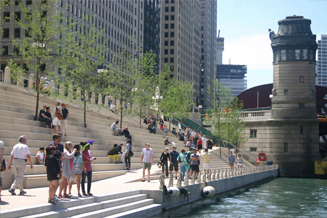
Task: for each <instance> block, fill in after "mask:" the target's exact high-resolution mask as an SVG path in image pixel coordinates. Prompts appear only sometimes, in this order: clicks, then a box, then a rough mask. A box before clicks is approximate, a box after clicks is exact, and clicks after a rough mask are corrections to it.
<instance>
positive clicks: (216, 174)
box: [215, 170, 220, 180]
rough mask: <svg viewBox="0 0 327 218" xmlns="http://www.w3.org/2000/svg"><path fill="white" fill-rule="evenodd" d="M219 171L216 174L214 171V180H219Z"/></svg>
mask: <svg viewBox="0 0 327 218" xmlns="http://www.w3.org/2000/svg"><path fill="white" fill-rule="evenodd" d="M219 174H220V170H217V172H216V170H215V176H216V178H215V180H219V179H220V175H219Z"/></svg>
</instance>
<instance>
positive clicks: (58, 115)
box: [52, 102, 62, 133]
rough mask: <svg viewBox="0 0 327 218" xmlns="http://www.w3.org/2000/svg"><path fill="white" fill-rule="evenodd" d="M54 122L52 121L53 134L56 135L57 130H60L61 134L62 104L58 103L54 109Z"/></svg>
mask: <svg viewBox="0 0 327 218" xmlns="http://www.w3.org/2000/svg"><path fill="white" fill-rule="evenodd" d="M53 117H54V118H53V120H52V125H53V132H54V133H56V132H57V128H58V132H60V130H61V120H62V111H61V108H60V102H57V103H56V106H55V108H54V111H53Z"/></svg>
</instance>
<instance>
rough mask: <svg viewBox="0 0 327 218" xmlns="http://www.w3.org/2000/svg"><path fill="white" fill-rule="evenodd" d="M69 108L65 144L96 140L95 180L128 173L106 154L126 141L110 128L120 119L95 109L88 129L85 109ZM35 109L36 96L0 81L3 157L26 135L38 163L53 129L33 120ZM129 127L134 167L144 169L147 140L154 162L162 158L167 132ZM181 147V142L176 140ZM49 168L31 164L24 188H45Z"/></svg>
mask: <svg viewBox="0 0 327 218" xmlns="http://www.w3.org/2000/svg"><path fill="white" fill-rule="evenodd" d="M55 102H56V100H53V99H50V98H47V97H44V96H43V97H41V100H40V105H41V106H42V105H44V104H46V105H48V106H50V107H51V108H53V107H54V103H55ZM67 108H68V109H69V113H70V116H69V119H68V131H67V136H66V137H63V141H62V143H64V142H65V141H72V142H73V144H79V142H81V141H87V140H88V139H92V140H94V145H93V146H91V152H92V155H93V156H94V157H97V160H96V161H94V162H93V163H92V168H93V178H92V180H93V181H97V180H101V179H105V178H110V177H113V176H118V175H122V174H125V173H126V170H124V169H125V165H124V164H114V163H109V158H108V157H107V152H108V150H109V149H110V148H111V147H112V146H113V144H115V143H117V144H120V143H124V144H126V138H124V137H118V136H113V135H112V133H111V131H110V126H111V124H112V123H113V122H114V121H115V120H117V118H116V117H115V116H116V115H114V114H113V116H112V117H111V116H104V115H101V114H99V113H96V112H88V113H87V128H84V127H83V110H82V108H79V107H78V106H76V105H74V104H69V103H68V104H67ZM34 110H35V97H34V96H32V95H31V94H29V93H28V92H26V91H25V90H24V89H22V88H19V87H17V86H12V85H4V84H3V83H0V123H1V125H0V139H1V140H2V141H4V143H5V150H4V158H5V159H6V161H9V159H10V152H11V150H12V147H13V145H15V144H16V143H17V142H18V137H19V136H20V135H26V136H27V145H28V146H29V149H30V153H31V156H32V161H33V163H34V164H35V163H36V157H35V155H36V153H37V152H38V150H39V148H40V147H46V146H47V145H48V144H49V143H50V142H51V141H52V132H53V131H52V130H51V129H46V128H44V124H43V123H40V122H38V121H34V120H33V115H34ZM125 126H128V127H129V131H130V132H131V134H132V136H133V151H134V154H135V155H134V157H132V158H131V162H132V163H131V168H132V169H137V168H141V167H142V165H141V164H140V159H141V151H142V149H143V147H144V144H145V143H147V142H148V143H150V145H151V147H152V149H153V150H154V153H155V154H154V162H155V163H156V162H158V161H159V157H160V155H161V153H162V152H163V150H164V148H165V147H166V146H165V145H164V143H163V141H164V138H165V135H161V134H150V133H148V131H147V130H146V129H145V126H143V128H142V126H139V125H137V124H135V123H133V122H128V121H127V122H125V121H124V123H123V127H125ZM175 142H176V143H177V146H178V147H179V148H181V147H182V146H183V144H182V143H180V142H178V141H177V140H176V141H175ZM45 173H46V169H45V167H44V166H43V165H35V166H34V168H33V170H31V169H30V167H29V166H27V168H26V172H25V175H24V180H23V182H24V184H23V185H24V187H25V188H33V187H42V186H47V185H48V182H47V180H46V174H45ZM13 179H14V174H13V170H10V171H9V170H6V171H5V172H4V178H3V184H4V185H3V188H5V189H6V188H9V186H10V184H11V183H12V182H13Z"/></svg>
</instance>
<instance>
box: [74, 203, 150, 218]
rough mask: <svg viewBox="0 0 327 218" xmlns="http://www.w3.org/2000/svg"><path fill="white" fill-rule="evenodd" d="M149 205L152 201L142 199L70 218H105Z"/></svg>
mask: <svg viewBox="0 0 327 218" xmlns="http://www.w3.org/2000/svg"><path fill="white" fill-rule="evenodd" d="M151 204H153V200H152V199H144V200H141V201H138V202H132V203H128V204H123V205H119V206H115V207H111V208H106V209H102V210H97V211H92V212H89V213H83V214H79V215H76V216H72V218H82V217H91V216H92V217H93V218H101V217H105V216H110V215H114V214H116V213H122V212H125V211H128V210H133V209H136V208H140V207H144V206H147V205H151Z"/></svg>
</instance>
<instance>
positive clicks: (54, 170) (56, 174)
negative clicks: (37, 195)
mask: <svg viewBox="0 0 327 218" xmlns="http://www.w3.org/2000/svg"><path fill="white" fill-rule="evenodd" d="M46 152H47V158H46V159H45V165H46V167H47V179H48V181H49V201H48V203H51V204H54V205H56V204H57V201H56V200H55V193H56V191H57V189H58V187H59V178H60V161H59V159H58V158H56V157H55V156H54V154H55V153H56V152H57V148H56V146H54V145H51V146H48V147H47V148H46Z"/></svg>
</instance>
